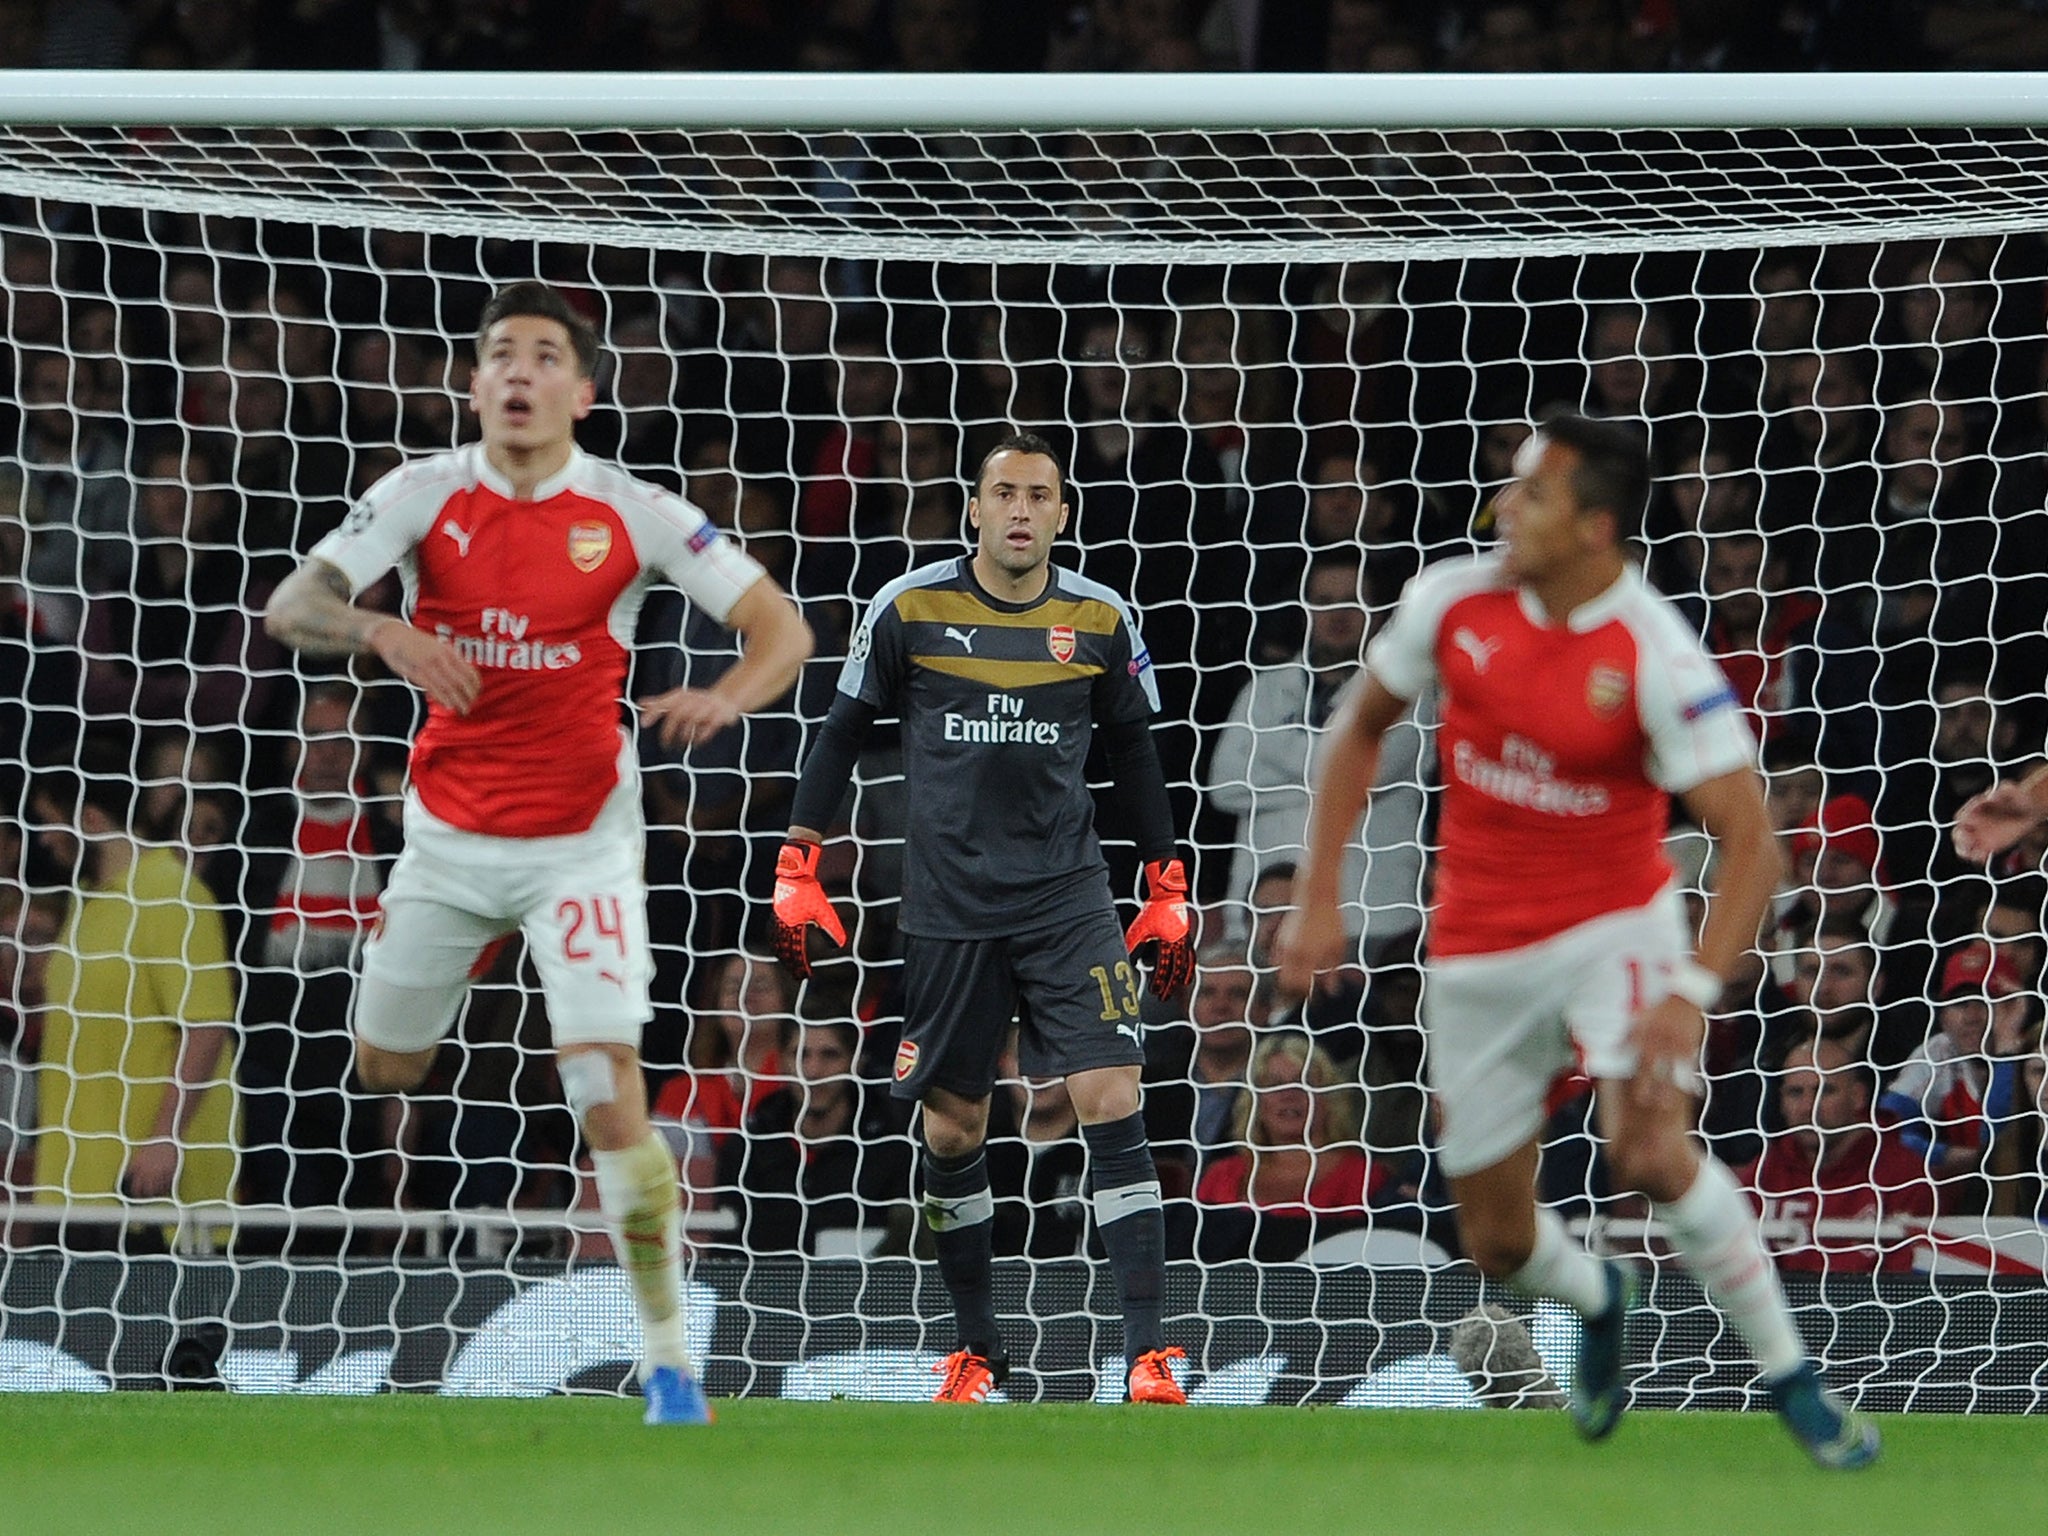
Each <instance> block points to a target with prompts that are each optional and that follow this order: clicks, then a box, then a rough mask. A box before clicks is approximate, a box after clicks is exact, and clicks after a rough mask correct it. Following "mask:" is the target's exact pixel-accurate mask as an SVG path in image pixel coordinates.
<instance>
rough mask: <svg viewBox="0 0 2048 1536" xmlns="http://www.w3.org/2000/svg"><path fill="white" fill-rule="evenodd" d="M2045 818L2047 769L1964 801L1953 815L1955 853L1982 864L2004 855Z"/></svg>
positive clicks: (1995, 785) (2046, 814)
mask: <svg viewBox="0 0 2048 1536" xmlns="http://www.w3.org/2000/svg"><path fill="white" fill-rule="evenodd" d="M2044 816H2048V767H2041V768H2036V769H2035V770H2034V771H2033V772H2032V773H2030V774H2028V775H2027V776H2026V777H2025V778H2024V779H2021V780H2019V781H2018V782H2016V783H2015V782H2011V781H2008V782H2006V783H2004V784H1994V785H1992V786H1991V788H1989V789H1987V790H1985V791H1984V793H1983V794H1981V795H1976V796H1973V797H1972V798H1971V799H1970V800H1968V801H1966V802H1965V803H1964V805H1963V808H1962V809H1961V810H1960V811H1958V812H1957V813H1956V826H1955V832H1954V833H1953V840H1954V842H1955V847H1956V852H1957V853H1958V854H1960V855H1961V856H1962V857H1963V858H1966V859H1969V860H1971V861H1972V862H1974V863H1978V864H1981V863H1984V862H1985V861H1986V860H1988V859H1990V858H1992V857H1993V856H1995V855H1997V854H2000V853H2003V852H2005V850H2006V849H2008V848H2010V847H2011V846H2012V845H2013V844H2014V843H2016V842H2018V841H2019V840H2020V839H2021V838H2022V837H2024V836H2025V835H2026V834H2027V833H2028V832H2029V831H2031V830H2032V829H2033V827H2034V826H2035V824H2036V823H2038V822H2039V821H2040V820H2041V819H2042V818H2043V817H2044Z"/></svg>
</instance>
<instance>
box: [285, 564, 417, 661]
mask: <svg viewBox="0 0 2048 1536" xmlns="http://www.w3.org/2000/svg"><path fill="white" fill-rule="evenodd" d="M389 617H390V615H389V614H383V613H377V612H374V611H372V610H370V609H367V608H358V607H357V606H356V605H355V604H354V603H352V602H350V601H349V588H348V577H346V576H344V575H343V574H342V573H341V571H340V570H339V569H337V568H336V567H334V566H332V565H329V564H328V563H327V562H326V561H325V560H311V561H308V562H307V563H306V564H305V565H302V566H301V567H299V569H298V570H296V571H294V572H292V574H291V575H289V576H287V577H286V578H285V579H284V580H283V581H282V582H280V583H279V584H278V588H277V591H276V592H275V593H274V594H273V595H272V596H271V599H270V604H269V606H268V607H267V608H266V609H265V610H264V614H263V622H264V628H265V629H267V630H268V631H269V632H270V636H271V638H272V639H274V640H276V641H278V642H279V643H280V644H283V645H288V646H290V647H292V648H293V649H294V650H300V651H305V652H307V653H309V654H311V655H314V656H358V655H361V654H362V653H363V652H364V651H366V650H368V649H369V641H370V634H371V632H372V631H373V630H375V629H376V627H377V626H378V625H379V624H382V623H383V622H384V621H385V620H386V619H387V618H389Z"/></svg>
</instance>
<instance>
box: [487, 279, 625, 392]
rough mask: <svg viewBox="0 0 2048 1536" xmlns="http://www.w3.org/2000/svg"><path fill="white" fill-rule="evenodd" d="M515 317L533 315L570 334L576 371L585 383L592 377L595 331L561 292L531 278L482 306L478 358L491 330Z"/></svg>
mask: <svg viewBox="0 0 2048 1536" xmlns="http://www.w3.org/2000/svg"><path fill="white" fill-rule="evenodd" d="M515 315H533V316H536V317H537V318H539V319H542V320H553V321H555V322H556V323H557V324H558V325H560V326H561V327H562V329H563V330H565V331H567V332H568V333H569V344H570V345H571V346H572V347H574V348H575V349H576V367H577V371H578V372H580V373H581V374H582V375H583V377H584V378H586V379H588V378H592V377H595V375H596V373H597V327H596V326H594V325H592V324H591V323H590V322H589V321H588V320H586V319H584V318H583V316H582V315H580V314H578V313H577V312H576V310H575V308H574V306H572V305H571V304H570V303H569V301H568V300H567V299H565V298H563V297H562V293H561V290H560V289H558V288H553V287H550V286H549V285H548V284H546V283H543V282H538V281H536V280H534V279H532V278H523V279H521V280H520V281H519V282H516V283H507V284H506V285H505V286H504V287H502V288H500V289H499V290H498V291H497V292H496V293H494V294H492V295H491V296H490V298H489V300H488V301H486V302H485V304H484V312H483V313H482V314H481V315H479V316H478V317H477V322H476V353H477V356H478V357H479V358H481V357H482V356H483V353H484V341H485V338H487V337H488V336H489V335H490V334H491V327H492V326H494V325H496V324H497V323H498V322H499V321H500V320H509V319H511V318H512V317H513V316H515Z"/></svg>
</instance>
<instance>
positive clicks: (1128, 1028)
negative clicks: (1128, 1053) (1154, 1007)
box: [1116, 1022, 1145, 1049]
mask: <svg viewBox="0 0 2048 1536" xmlns="http://www.w3.org/2000/svg"><path fill="white" fill-rule="evenodd" d="M1116 1032H1117V1033H1118V1034H1120V1035H1129V1036H1130V1037H1131V1044H1133V1045H1135V1046H1138V1047H1139V1048H1141V1049H1142V1048H1143V1047H1144V1044H1145V1039H1144V1036H1142V1035H1140V1034H1139V1033H1138V1026H1137V1025H1136V1024H1134V1023H1129V1022H1126V1023H1123V1024H1119V1025H1117V1027H1116Z"/></svg>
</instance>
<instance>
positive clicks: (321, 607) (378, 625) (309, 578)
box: [263, 560, 483, 714]
mask: <svg viewBox="0 0 2048 1536" xmlns="http://www.w3.org/2000/svg"><path fill="white" fill-rule="evenodd" d="M263 628H264V630H265V632H266V633H268V634H269V636H270V638H271V639H273V640H275V641H277V642H278V643H279V644H280V645H288V646H290V647H292V649H294V650H299V651H304V652H306V653H307V654H308V655H311V656H365V655H369V656H375V657H376V658H377V659H378V660H379V661H381V662H383V663H384V665H385V666H386V667H387V668H388V669H389V670H390V672H391V673H392V675H393V676H394V677H400V678H403V679H404V680H405V681H407V682H409V683H414V684H417V685H418V686H419V688H420V689H421V690H422V691H423V692H424V693H425V694H426V696H427V697H428V698H429V699H432V700H433V701H434V702H435V703H436V704H439V705H441V706H442V707H443V708H445V709H452V710H454V711H455V712H456V713H457V714H468V713H469V710H470V706H471V705H473V704H475V703H476V696H477V693H478V692H479V691H480V690H481V689H482V687H483V678H482V676H481V675H480V674H479V673H478V672H477V669H476V668H475V667H473V666H471V665H470V664H469V663H468V662H466V661H464V660H463V659H462V658H461V657H460V656H459V655H457V654H456V652H455V648H454V647H453V646H451V645H449V644H447V643H446V642H445V641H442V640H439V639H436V638H435V637H434V636H432V635H427V634H422V633H421V632H420V631H419V630H416V629H414V628H413V627H412V626H411V625H410V624H408V623H406V622H405V620H403V619H400V618H394V617H393V616H392V615H390V614H388V613H378V612H376V611H375V610H374V609H369V608H359V607H357V606H356V605H355V604H354V603H352V602H351V601H349V585H348V577H347V576H345V575H343V574H342V572H341V569H340V567H338V566H335V565H331V564H329V563H328V562H327V561H325V560H308V561H307V562H306V563H305V564H304V565H302V566H300V567H299V568H298V569H297V570H296V571H293V572H292V573H291V575H289V576H287V577H285V579H284V580H283V581H281V582H279V583H278V585H277V590H276V591H275V592H273V593H272V594H271V596H270V602H269V605H268V606H267V607H265V608H264V610H263Z"/></svg>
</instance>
